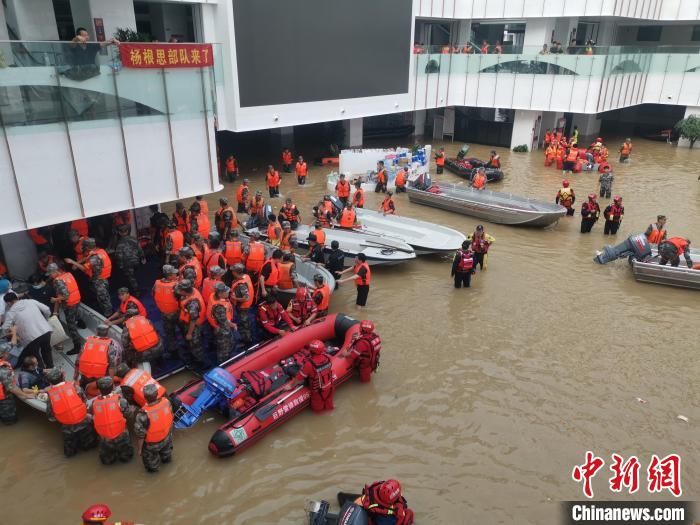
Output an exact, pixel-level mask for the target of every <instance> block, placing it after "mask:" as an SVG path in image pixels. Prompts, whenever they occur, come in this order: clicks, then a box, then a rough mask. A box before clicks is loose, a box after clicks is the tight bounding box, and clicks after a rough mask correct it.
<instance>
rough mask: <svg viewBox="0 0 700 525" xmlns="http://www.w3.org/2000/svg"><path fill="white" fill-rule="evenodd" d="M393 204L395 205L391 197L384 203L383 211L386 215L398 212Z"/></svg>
mask: <svg viewBox="0 0 700 525" xmlns="http://www.w3.org/2000/svg"><path fill="white" fill-rule="evenodd" d="M393 204H394V201H393V199H392V198H391V197H386V198H385V199H384V200H383V201H382V211H383V212H384V213H393V212H394V211H396V207H395V206H393Z"/></svg>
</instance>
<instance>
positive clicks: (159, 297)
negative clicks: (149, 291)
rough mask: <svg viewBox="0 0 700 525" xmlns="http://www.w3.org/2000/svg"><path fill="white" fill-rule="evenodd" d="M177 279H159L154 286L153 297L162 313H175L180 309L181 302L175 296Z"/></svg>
mask: <svg viewBox="0 0 700 525" xmlns="http://www.w3.org/2000/svg"><path fill="white" fill-rule="evenodd" d="M176 284H177V281H164V280H162V279H158V280H157V281H156V283H155V285H154V287H153V297H154V299H155V301H156V306H157V307H158V310H159V311H160V313H162V314H174V313H175V312H177V311H178V310H179V309H180V303H179V301H178V300H177V297H176V296H175V285H176Z"/></svg>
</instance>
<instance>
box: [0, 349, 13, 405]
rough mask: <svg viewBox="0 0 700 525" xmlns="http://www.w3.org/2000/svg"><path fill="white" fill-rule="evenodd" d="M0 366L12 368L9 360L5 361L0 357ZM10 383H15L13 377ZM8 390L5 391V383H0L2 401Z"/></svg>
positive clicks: (0, 398)
mask: <svg viewBox="0 0 700 525" xmlns="http://www.w3.org/2000/svg"><path fill="white" fill-rule="evenodd" d="M0 368H9V369H10V370H12V364H11V363H10V362H9V361H5V360H4V359H0ZM12 384H13V385H14V384H15V379H14V378H13V379H12ZM7 394H8V392H5V385H3V384H2V383H0V401H4V400H5V399H6V397H7Z"/></svg>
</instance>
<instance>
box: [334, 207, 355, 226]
mask: <svg viewBox="0 0 700 525" xmlns="http://www.w3.org/2000/svg"><path fill="white" fill-rule="evenodd" d="M338 226H340V227H341V228H346V229H353V228H356V227H358V226H359V223H358V222H357V213H355V210H353V209H352V204H351V203H349V202H347V203H345V208H344V209H343V211H342V212H340V218H339V219H338Z"/></svg>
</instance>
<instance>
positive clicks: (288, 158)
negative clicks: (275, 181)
mask: <svg viewBox="0 0 700 525" xmlns="http://www.w3.org/2000/svg"><path fill="white" fill-rule="evenodd" d="M293 159H294V156H293V155H292V152H291V151H289V148H284V149H283V150H282V169H284V172H285V173H291V172H292V160H293Z"/></svg>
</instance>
